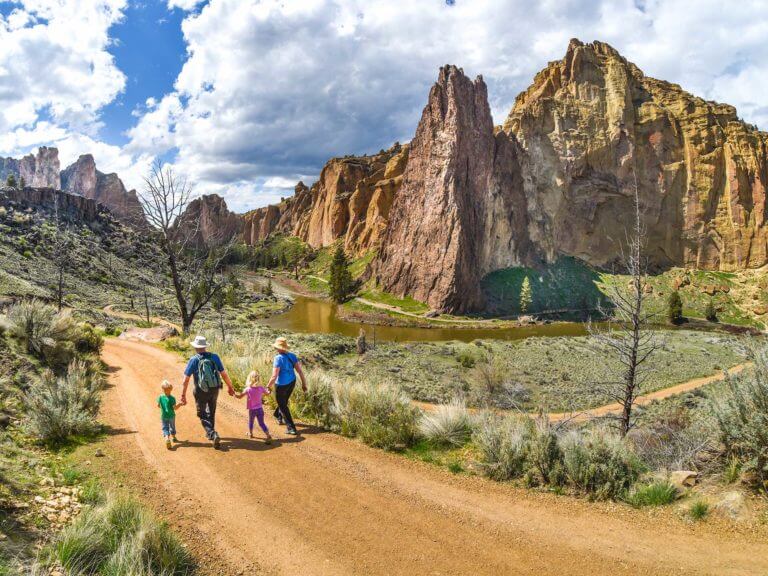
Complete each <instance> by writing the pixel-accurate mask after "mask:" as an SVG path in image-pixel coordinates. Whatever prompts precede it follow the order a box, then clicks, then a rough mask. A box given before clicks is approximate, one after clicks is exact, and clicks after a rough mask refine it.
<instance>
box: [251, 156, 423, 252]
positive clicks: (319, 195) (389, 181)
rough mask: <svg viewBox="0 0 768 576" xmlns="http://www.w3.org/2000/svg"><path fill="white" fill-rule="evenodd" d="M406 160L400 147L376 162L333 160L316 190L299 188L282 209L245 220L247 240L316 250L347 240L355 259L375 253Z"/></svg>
mask: <svg viewBox="0 0 768 576" xmlns="http://www.w3.org/2000/svg"><path fill="white" fill-rule="evenodd" d="M407 158H408V148H407V146H400V145H395V146H393V147H392V148H391V149H389V150H387V151H384V152H382V153H379V154H376V155H374V156H362V157H355V156H352V157H346V158H333V159H331V160H329V161H328V163H327V164H326V165H325V166H324V167H323V170H322V172H321V173H320V178H319V179H318V181H317V182H316V183H315V184H314V185H313V186H312V188H307V187H306V186H305V185H304V183H303V182H299V184H297V186H296V189H295V193H294V195H293V196H292V197H290V198H288V199H286V200H284V201H283V202H281V203H280V204H275V205H271V206H265V207H264V208H257V209H256V210H252V211H250V212H247V213H246V214H244V215H243V222H244V225H243V240H244V241H245V243H246V244H256V243H257V242H260V241H262V240H264V239H266V238H267V237H268V236H269V235H270V234H272V233H275V232H281V233H284V234H291V235H294V236H297V237H299V238H301V239H302V240H303V241H305V242H306V243H307V244H309V245H310V246H312V247H313V248H322V247H324V246H329V245H330V244H333V243H334V242H335V241H336V240H338V239H339V238H343V239H344V246H345V249H346V250H347V251H348V252H349V253H351V254H354V255H359V254H363V253H365V252H367V251H368V250H370V249H372V248H376V247H377V246H378V244H379V243H380V241H381V235H382V232H383V231H384V229H385V228H386V223H387V218H388V214H389V208H390V206H391V205H392V200H393V199H394V196H395V194H396V193H397V190H398V188H399V186H400V183H401V182H402V174H403V170H404V169H405V164H406V161H407Z"/></svg>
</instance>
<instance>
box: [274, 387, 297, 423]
mask: <svg viewBox="0 0 768 576" xmlns="http://www.w3.org/2000/svg"><path fill="white" fill-rule="evenodd" d="M295 387H296V380H294V381H293V382H291V383H290V384H283V385H282V386H275V400H276V401H277V408H276V409H275V418H277V419H278V420H282V421H283V422H285V425H286V426H288V429H289V430H296V425H295V424H294V423H293V417H292V416H291V410H290V408H288V401H289V400H290V399H291V394H293V389H294V388H295Z"/></svg>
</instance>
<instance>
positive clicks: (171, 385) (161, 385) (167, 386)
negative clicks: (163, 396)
mask: <svg viewBox="0 0 768 576" xmlns="http://www.w3.org/2000/svg"><path fill="white" fill-rule="evenodd" d="M160 388H162V389H163V390H167V389H168V388H173V384H171V383H170V382H168V380H163V382H162V384H160Z"/></svg>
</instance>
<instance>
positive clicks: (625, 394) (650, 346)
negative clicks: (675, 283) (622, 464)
mask: <svg viewBox="0 0 768 576" xmlns="http://www.w3.org/2000/svg"><path fill="white" fill-rule="evenodd" d="M633 191H634V214H633V216H634V222H633V226H632V230H631V231H628V232H627V239H626V245H625V246H622V249H621V258H620V260H621V265H622V268H623V270H622V272H624V273H626V274H627V275H628V276H629V278H630V280H629V283H628V285H625V284H623V283H619V282H617V281H614V282H612V283H611V284H610V285H609V286H608V288H607V294H606V296H607V297H608V299H609V300H610V302H611V305H612V309H611V310H610V311H609V312H608V313H607V314H606V315H607V316H608V318H609V320H608V326H607V328H598V327H596V326H594V325H592V324H591V323H590V324H589V332H590V334H591V335H592V337H593V338H594V341H595V343H596V344H597V348H598V353H601V354H604V353H605V351H606V350H607V351H608V353H609V354H612V355H613V356H614V357H615V358H616V359H617V360H618V362H619V363H620V365H621V367H622V371H621V373H620V374H618V375H617V378H615V379H609V380H607V381H605V382H599V383H597V388H598V390H599V391H601V392H602V393H603V394H604V395H605V396H607V397H609V398H611V399H612V400H614V401H615V402H617V403H618V404H619V405H621V408H622V410H621V414H620V415H619V416H618V425H619V429H620V432H621V435H622V436H626V434H627V433H628V432H629V431H630V429H631V428H632V426H633V423H634V422H633V419H632V416H633V415H632V410H633V408H634V405H635V402H636V401H637V397H638V396H639V395H640V393H641V391H642V389H643V386H644V384H645V383H646V381H647V379H648V376H649V373H650V367H649V363H648V360H649V359H650V358H651V356H652V355H653V354H654V352H656V351H657V350H658V349H659V348H661V347H662V346H663V342H662V341H661V339H660V338H659V336H658V335H657V333H656V332H653V331H652V330H649V326H650V324H651V321H652V319H653V317H654V314H653V313H652V312H649V311H648V310H647V306H645V301H646V298H647V296H646V294H645V290H644V287H645V283H646V279H647V268H648V267H647V262H646V259H645V257H644V255H643V251H644V249H645V241H646V231H645V226H644V224H643V220H642V217H641V216H642V214H641V208H640V196H639V193H638V189H637V176H635V177H634V186H633Z"/></svg>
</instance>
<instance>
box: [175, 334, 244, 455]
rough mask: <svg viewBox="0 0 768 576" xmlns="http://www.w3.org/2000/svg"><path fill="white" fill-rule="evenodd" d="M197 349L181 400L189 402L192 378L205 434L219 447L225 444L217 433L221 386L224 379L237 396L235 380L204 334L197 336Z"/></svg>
mask: <svg viewBox="0 0 768 576" xmlns="http://www.w3.org/2000/svg"><path fill="white" fill-rule="evenodd" d="M190 345H191V346H192V348H194V349H195V355H194V356H192V358H190V359H189V362H188V363H187V368H186V369H185V370H184V384H183V386H184V389H183V390H182V392H181V403H182V404H186V403H187V387H188V386H189V379H190V377H192V378H193V379H194V381H195V389H194V391H193V393H192V394H193V395H194V397H195V405H196V406H197V417H198V418H200V423H201V424H202V425H203V428H204V429H205V435H206V436H207V437H208V440H211V441H213V447H214V448H218V447H219V444H220V443H221V438H219V434H218V432H216V401H217V400H218V398H219V389H220V388H221V381H222V380H223V381H224V382H225V383H226V385H227V392H228V393H229V395H230V396H234V395H235V389H234V388H233V387H232V381H231V380H230V379H229V374H227V371H226V370H225V369H224V364H223V363H222V361H221V358H219V356H218V355H217V354H213V353H211V352H208V351H207V349H208V342H207V341H206V339H205V337H204V336H196V337H195V339H194V340H193V341H192V342H190Z"/></svg>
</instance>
